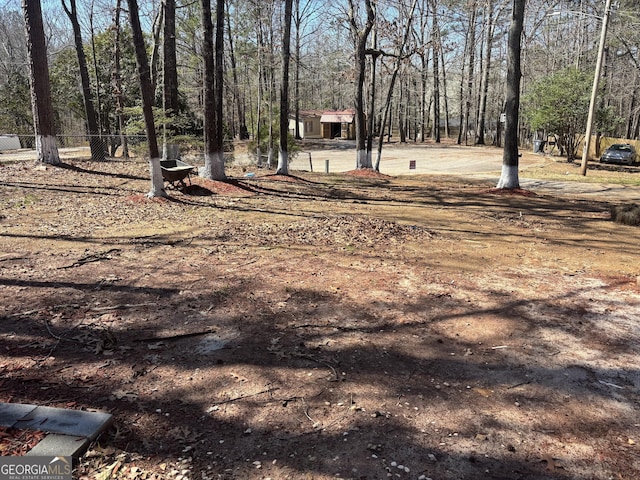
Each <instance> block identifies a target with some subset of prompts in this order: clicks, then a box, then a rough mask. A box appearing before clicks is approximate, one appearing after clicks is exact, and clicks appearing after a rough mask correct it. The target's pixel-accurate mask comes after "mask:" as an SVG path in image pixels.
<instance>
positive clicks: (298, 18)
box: [293, 0, 302, 140]
mask: <svg viewBox="0 0 640 480" xmlns="http://www.w3.org/2000/svg"><path fill="white" fill-rule="evenodd" d="M295 23H296V55H295V57H296V68H295V71H294V77H293V78H294V80H293V82H294V90H295V91H294V102H295V107H294V109H295V122H296V125H295V131H294V136H295V139H296V140H300V139H301V138H302V137H301V136H300V26H301V24H302V16H301V14H300V0H296V15H295Z"/></svg>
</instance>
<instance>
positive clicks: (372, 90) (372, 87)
mask: <svg viewBox="0 0 640 480" xmlns="http://www.w3.org/2000/svg"><path fill="white" fill-rule="evenodd" d="M374 14H375V12H374ZM371 48H372V53H371V55H370V57H371V70H370V74H371V76H370V81H369V111H368V114H367V155H368V156H369V160H368V162H371V161H372V159H371V155H372V152H373V133H374V128H373V122H374V117H375V112H376V64H377V62H378V57H379V52H378V51H377V49H378V28H377V27H376V25H375V24H374V25H373V27H372V28H371Z"/></svg>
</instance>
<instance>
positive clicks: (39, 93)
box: [22, 0, 60, 165]
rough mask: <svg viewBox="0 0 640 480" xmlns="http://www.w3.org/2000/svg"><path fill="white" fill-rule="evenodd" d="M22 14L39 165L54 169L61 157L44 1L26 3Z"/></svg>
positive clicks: (23, 5) (26, 0)
mask: <svg viewBox="0 0 640 480" xmlns="http://www.w3.org/2000/svg"><path fill="white" fill-rule="evenodd" d="M22 12H23V14H24V20H25V30H26V34H27V53H28V58H29V73H30V74H29V82H30V84H31V107H32V109H33V126H34V130H35V137H36V152H37V154H38V161H39V162H42V163H47V164H50V165H58V164H59V163H60V156H59V154H58V146H57V144H56V131H55V124H54V118H53V104H52V102H51V86H50V83H49V64H48V61H47V48H46V45H45V39H44V27H43V25H42V8H41V6H40V0H22Z"/></svg>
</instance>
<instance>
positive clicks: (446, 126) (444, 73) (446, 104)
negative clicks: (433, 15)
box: [438, 35, 451, 138]
mask: <svg viewBox="0 0 640 480" xmlns="http://www.w3.org/2000/svg"><path fill="white" fill-rule="evenodd" d="M438 43H439V44H440V47H439V49H440V60H441V61H442V63H441V65H442V69H441V72H442V100H443V101H444V136H445V137H447V138H449V137H450V135H451V130H450V123H451V122H450V120H449V95H448V94H447V70H446V68H445V67H444V48H442V37H441V36H440V35H438Z"/></svg>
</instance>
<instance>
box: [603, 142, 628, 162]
mask: <svg viewBox="0 0 640 480" xmlns="http://www.w3.org/2000/svg"><path fill="white" fill-rule="evenodd" d="M635 161H636V149H635V148H634V147H633V145H629V144H628V143H615V144H613V145H611V146H610V147H609V148H607V149H606V150H605V151H604V153H603V154H602V156H601V157H600V162H601V163H622V164H627V165H632V164H633V163H635Z"/></svg>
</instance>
